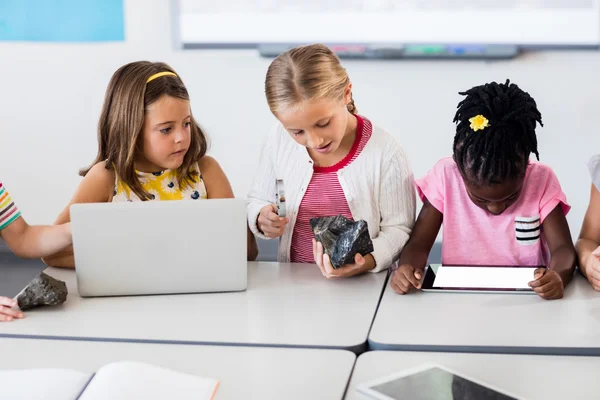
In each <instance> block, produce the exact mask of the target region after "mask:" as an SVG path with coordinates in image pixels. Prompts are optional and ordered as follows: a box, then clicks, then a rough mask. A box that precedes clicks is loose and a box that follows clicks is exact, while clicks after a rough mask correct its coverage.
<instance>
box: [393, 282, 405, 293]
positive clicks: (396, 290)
mask: <svg viewBox="0 0 600 400" xmlns="http://www.w3.org/2000/svg"><path fill="white" fill-rule="evenodd" d="M390 286H391V287H392V290H393V291H394V292H396V293H398V294H405V293H406V292H405V291H404V290H402V288H401V287H400V286H399V285H398V283H397V282H396V279H391V280H390Z"/></svg>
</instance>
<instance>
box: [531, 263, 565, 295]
mask: <svg viewBox="0 0 600 400" xmlns="http://www.w3.org/2000/svg"><path fill="white" fill-rule="evenodd" d="M533 278H534V279H535V280H534V281H531V282H529V286H530V287H531V288H532V289H533V290H534V291H535V292H536V293H537V294H538V296H540V297H541V298H542V299H546V300H553V299H560V298H561V297H563V295H564V293H565V285H563V281H562V278H561V277H560V275H559V274H558V272H556V271H553V270H551V269H546V268H538V269H536V270H535V271H534V273H533Z"/></svg>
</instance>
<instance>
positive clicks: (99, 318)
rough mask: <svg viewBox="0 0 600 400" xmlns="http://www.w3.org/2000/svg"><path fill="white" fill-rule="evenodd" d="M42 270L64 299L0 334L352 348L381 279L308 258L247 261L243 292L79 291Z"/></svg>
mask: <svg viewBox="0 0 600 400" xmlns="http://www.w3.org/2000/svg"><path fill="white" fill-rule="evenodd" d="M46 272H47V273H48V274H49V275H52V276H54V277H55V278H57V279H60V280H63V281H66V282H67V287H68V289H69V295H68V298H67V301H66V302H65V303H64V304H62V305H60V306H54V307H42V308H38V309H34V310H30V311H28V312H27V313H26V318H25V319H23V320H18V321H15V322H13V323H7V324H0V336H2V335H4V336H6V335H8V336H15V337H21V336H26V337H47V338H87V339H101V340H128V341H154V342H167V343H175V344H177V343H195V344H242V345H260V346H269V345H271V346H292V347H296V346H301V347H314V348H343V349H351V350H353V351H355V352H360V351H362V350H363V348H364V347H366V341H367V336H368V332H369V329H370V327H371V323H372V321H373V317H374V315H375V311H376V308H377V305H378V302H379V299H380V297H381V293H382V290H383V285H384V282H385V278H386V273H385V272H383V273H378V274H364V275H362V276H358V277H354V278H349V279H340V280H328V279H326V278H324V277H323V276H322V275H321V272H320V270H319V268H318V267H317V266H316V265H311V264H278V263H249V264H248V289H247V290H246V291H244V292H234V293H210V294H192V295H168V296H130V297H105V298H81V297H79V295H78V292H77V287H76V286H77V284H76V276H75V271H73V270H67V269H59V268H49V269H48V270H46ZM165 279H168V275H166V276H165Z"/></svg>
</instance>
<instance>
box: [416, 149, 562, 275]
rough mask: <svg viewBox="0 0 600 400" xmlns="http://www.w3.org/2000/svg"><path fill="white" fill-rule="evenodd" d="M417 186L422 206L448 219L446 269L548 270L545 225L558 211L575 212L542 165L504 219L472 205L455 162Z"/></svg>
mask: <svg viewBox="0 0 600 400" xmlns="http://www.w3.org/2000/svg"><path fill="white" fill-rule="evenodd" d="M415 183H416V186H417V192H418V193H419V196H420V197H421V200H425V199H427V200H428V201H429V203H431V205H432V206H433V207H435V208H436V209H437V210H438V211H440V212H441V213H442V214H443V215H444V222H443V241H442V264H445V265H505V266H530V267H531V266H547V265H548V261H549V259H550V257H549V252H548V247H547V245H546V243H545V240H544V238H543V235H542V223H543V222H544V220H545V219H546V217H547V216H548V214H550V213H551V212H552V211H553V210H554V209H555V208H556V206H557V205H559V204H560V205H561V207H562V209H563V212H564V213H565V215H566V214H567V213H568V212H569V209H570V206H569V205H568V204H567V199H566V196H565V194H564V193H563V191H562V189H561V187H560V184H559V183H558V179H557V177H556V175H555V174H554V172H553V171H552V170H551V169H550V167H548V166H547V165H545V164H541V163H538V162H531V163H530V164H529V167H528V168H527V172H526V175H525V182H524V183H523V190H522V192H521V195H520V196H519V198H518V199H517V201H516V202H515V203H514V204H512V205H511V206H510V207H509V208H508V209H506V211H504V212H503V213H502V214H500V215H492V214H490V213H489V212H487V211H485V210H483V209H481V208H479V207H478V206H477V205H475V204H474V203H473V202H472V201H471V199H470V198H469V195H468V194H467V191H466V188H465V184H464V182H463V179H462V177H461V175H460V172H459V170H458V166H457V165H456V163H455V162H454V160H453V159H452V158H451V157H447V158H443V159H441V160H440V161H439V162H438V163H437V164H436V165H435V166H434V167H433V168H432V169H431V171H429V172H428V173H427V175H426V176H425V177H423V178H421V179H418V180H417V181H416V182H415Z"/></svg>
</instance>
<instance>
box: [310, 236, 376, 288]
mask: <svg viewBox="0 0 600 400" xmlns="http://www.w3.org/2000/svg"><path fill="white" fill-rule="evenodd" d="M312 244H313V255H314V256H315V263H317V265H318V266H319V268H320V269H321V273H322V274H323V276H324V277H325V278H327V279H331V278H342V277H348V276H354V275H358V274H362V273H363V272H367V271H370V270H372V269H373V268H375V259H374V258H373V256H372V255H371V254H367V255H366V256H365V257H363V256H361V255H360V254H357V255H355V256H354V264H346V265H344V266H343V267H339V268H337V269H334V268H333V265H332V264H331V260H330V259H329V256H328V255H327V254H325V251H324V249H323V244H322V243H321V242H317V241H316V240H315V239H313V240H312Z"/></svg>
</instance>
